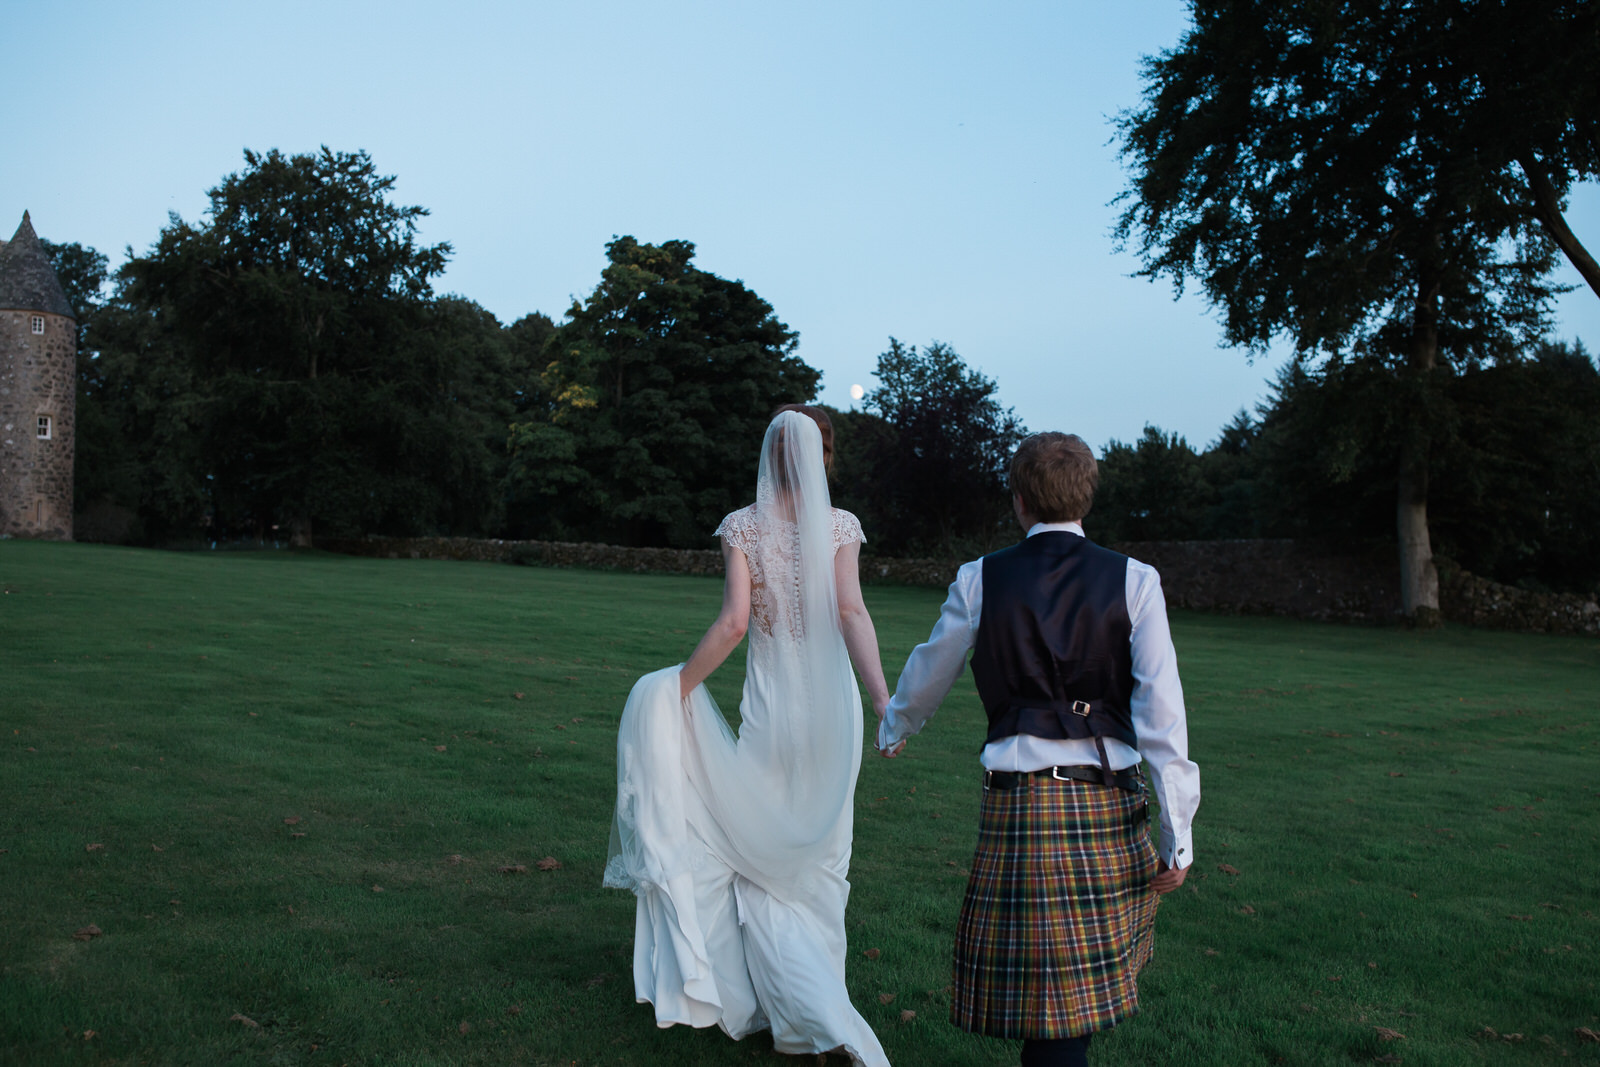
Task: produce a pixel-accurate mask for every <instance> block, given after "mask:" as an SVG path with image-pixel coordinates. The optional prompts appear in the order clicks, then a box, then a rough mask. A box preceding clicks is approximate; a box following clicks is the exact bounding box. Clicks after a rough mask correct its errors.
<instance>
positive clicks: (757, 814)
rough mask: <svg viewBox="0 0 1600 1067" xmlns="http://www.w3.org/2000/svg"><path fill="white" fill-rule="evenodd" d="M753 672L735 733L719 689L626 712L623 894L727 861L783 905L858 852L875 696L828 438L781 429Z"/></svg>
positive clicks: (768, 464)
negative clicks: (841, 568) (863, 686)
mask: <svg viewBox="0 0 1600 1067" xmlns="http://www.w3.org/2000/svg"><path fill="white" fill-rule="evenodd" d="M755 513H756V527H757V535H756V538H755V544H754V547H753V548H752V549H750V552H751V553H752V555H753V556H754V557H755V558H752V559H750V561H749V562H750V568H751V573H752V579H753V580H754V588H753V590H752V598H751V599H752V612H751V625H750V630H749V635H750V649H749V667H748V672H747V676H746V682H745V689H744V700H743V702H742V704H741V706H740V713H741V718H742V722H741V725H740V728H739V735H738V737H737V738H735V736H734V734H733V732H732V731H731V730H730V729H729V728H728V725H727V723H726V721H725V720H724V719H723V717H722V714H721V712H720V711H719V710H718V708H717V705H716V702H715V701H713V700H712V698H711V695H710V694H709V693H708V692H707V691H706V689H705V687H704V686H700V687H697V688H696V689H695V691H694V692H693V693H691V694H690V696H689V697H688V699H686V700H684V701H681V702H680V701H679V700H678V680H677V679H678V670H677V668H670V669H668V670H664V671H658V672H656V673H655V674H652V675H647V676H645V677H644V678H643V679H641V680H640V681H639V683H638V684H637V685H636V686H635V687H634V691H633V693H632V694H631V695H630V696H629V698H628V704H627V707H626V708H625V709H624V712H623V720H622V725H621V728H620V730H619V736H618V745H617V763H618V766H617V783H618V794H617V809H616V816H615V819H614V820H613V827H612V836H611V848H610V856H609V858H608V861H607V865H606V878H605V882H606V884H607V885H611V886H617V887H619V888H630V889H638V888H640V886H641V885H654V886H660V887H665V886H666V884H667V882H668V881H670V880H671V879H673V878H674V877H675V876H678V875H682V874H683V873H685V872H686V871H687V870H688V869H690V868H693V867H696V866H698V865H700V864H701V863H703V862H705V860H706V859H707V858H709V856H711V855H714V856H716V857H718V858H720V859H721V860H722V861H723V862H724V863H726V864H727V865H728V866H729V867H731V868H732V869H733V870H734V871H736V872H738V873H739V874H741V875H743V876H744V877H746V878H748V879H749V880H750V881H752V882H754V883H755V884H757V885H759V886H760V887H761V888H763V889H765V890H766V891H767V892H768V893H770V894H772V895H773V896H774V897H777V898H779V899H792V898H793V897H794V896H795V895H801V896H803V895H805V894H806V892H807V888H808V884H809V883H810V882H811V880H812V876H813V875H815V874H817V873H818V867H819V865H821V864H830V863H835V862H837V861H838V859H839V857H840V855H841V851H840V850H841V848H842V849H843V850H844V854H845V855H847V854H848V849H849V840H850V832H851V815H852V798H853V796H854V791H855V779H856V774H857V772H858V771H859V769H860V760H861V697H860V693H859V692H858V690H857V688H856V682H855V676H854V674H853V673H852V671H851V668H850V658H849V654H848V652H847V651H846V649H845V644H844V636H843V634H842V633H841V632H840V629H839V610H838V598H837V593H836V592H835V588H834V543H833V512H832V506H831V501H830V499H829V495H828V480H827V472H826V469H825V467H824V464H823V454H822V435H821V432H820V431H819V430H818V428H817V425H816V423H814V422H812V421H811V419H810V418H808V417H807V416H805V415H804V414H801V413H800V412H793V411H789V412H783V413H781V414H779V415H778V416H777V417H776V418H775V419H773V421H772V423H771V425H770V426H769V427H768V428H767V434H766V439H765V441H764V442H763V444H762V448H761V467H760V472H759V475H758V479H757V483H756V507H755Z"/></svg>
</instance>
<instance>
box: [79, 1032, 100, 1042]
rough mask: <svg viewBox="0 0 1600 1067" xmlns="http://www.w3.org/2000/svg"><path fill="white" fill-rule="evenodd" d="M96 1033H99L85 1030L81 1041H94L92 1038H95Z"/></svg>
mask: <svg viewBox="0 0 1600 1067" xmlns="http://www.w3.org/2000/svg"><path fill="white" fill-rule="evenodd" d="M97 1033H99V1031H98V1030H85V1031H84V1032H83V1039H84V1040H85V1041H93V1040H94V1037H95V1035H96V1034H97Z"/></svg>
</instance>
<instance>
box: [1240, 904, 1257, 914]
mask: <svg viewBox="0 0 1600 1067" xmlns="http://www.w3.org/2000/svg"><path fill="white" fill-rule="evenodd" d="M1255 913H1256V909H1254V908H1252V907H1251V906H1250V905H1248V904H1246V905H1245V906H1244V907H1242V908H1240V909H1239V914H1240V915H1254V914H1255Z"/></svg>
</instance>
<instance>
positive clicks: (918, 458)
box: [837, 337, 1027, 556]
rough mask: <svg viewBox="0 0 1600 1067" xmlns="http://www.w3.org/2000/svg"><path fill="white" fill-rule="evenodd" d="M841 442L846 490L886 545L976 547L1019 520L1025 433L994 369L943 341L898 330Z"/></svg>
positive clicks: (968, 550)
mask: <svg viewBox="0 0 1600 1067" xmlns="http://www.w3.org/2000/svg"><path fill="white" fill-rule="evenodd" d="M875 375H876V377H877V379H878V385H877V387H876V388H874V389H873V390H872V391H871V392H870V393H868V394H867V396H866V401H865V404H864V405H863V406H864V407H865V408H866V411H865V412H864V413H862V414H861V415H858V416H855V417H853V418H852V419H850V420H849V425H848V428H847V435H846V439H845V440H842V441H841V464H842V465H843V466H842V467H841V470H840V477H839V478H838V479H837V480H838V482H839V496H840V499H841V501H844V502H847V506H848V505H853V506H854V507H855V508H857V509H858V510H859V511H860V512H861V513H862V515H861V517H862V520H863V522H865V523H866V525H867V535H868V541H869V543H871V544H873V545H874V547H875V548H877V549H878V550H879V551H883V552H889V553H895V552H918V553H935V554H939V555H953V556H960V555H969V554H972V553H974V552H983V551H988V550H989V549H991V548H993V547H994V546H995V545H996V544H997V543H999V542H1000V541H1002V540H1004V539H1006V537H1007V536H1008V531H1010V530H1011V529H1012V527H1013V525H1014V520H1013V519H1012V517H1011V497H1010V494H1009V492H1008V490H1007V487H1006V471H1007V467H1008V464H1009V463H1010V461H1011V453H1012V452H1013V451H1015V450H1016V446H1017V443H1018V442H1019V441H1021V440H1022V438H1023V436H1024V435H1025V434H1026V432H1027V431H1026V430H1024V429H1023V427H1022V424H1021V422H1019V421H1018V419H1017V417H1016V415H1015V414H1014V413H1013V412H1012V411H1011V409H1009V408H1002V407H1001V406H1000V402H999V401H998V400H997V399H996V397H995V393H996V390H997V386H996V385H995V382H994V380H993V379H992V378H988V377H986V376H985V375H984V374H982V373H981V372H980V371H977V370H975V369H973V368H971V367H969V366H967V364H966V362H965V361H964V360H963V359H962V358H961V356H960V355H959V354H958V353H957V352H956V350H955V349H953V348H951V347H950V346H949V345H947V344H944V343H943V342H940V341H935V342H933V343H932V344H930V345H928V346H927V347H926V348H923V349H920V350H919V349H918V348H917V346H915V345H907V344H904V343H903V342H901V341H898V340H896V339H895V338H893V337H891V338H889V347H888V349H887V350H886V351H884V352H883V353H882V354H880V355H879V356H878V366H877V370H876V371H875Z"/></svg>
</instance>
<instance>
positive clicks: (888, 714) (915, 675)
mask: <svg viewBox="0 0 1600 1067" xmlns="http://www.w3.org/2000/svg"><path fill="white" fill-rule="evenodd" d="M982 603H983V561H982V560H974V561H973V562H971V563H968V564H965V565H964V566H963V567H962V568H961V569H960V570H959V571H957V572H956V580H955V581H953V582H951V583H950V594H949V596H947V597H946V598H945V602H944V607H942V608H940V609H939V621H938V622H937V623H935V624H934V627H933V633H932V634H930V635H929V636H928V639H927V640H926V641H924V642H923V643H922V644H920V645H918V646H917V647H916V648H915V649H914V650H913V651H912V653H911V658H910V659H908V660H906V666H905V670H903V671H901V672H900V680H899V682H898V683H897V684H896V685H895V690H894V697H893V698H892V699H890V701H889V707H888V710H887V711H885V712H884V715H883V719H882V720H880V721H879V723H878V747H879V748H880V749H887V748H893V747H894V746H895V745H898V744H899V743H900V742H902V741H904V740H905V739H906V738H908V737H910V736H911V735H912V734H915V733H919V732H921V730H922V727H923V726H924V725H926V724H927V722H928V720H929V719H931V718H932V717H933V713H934V712H935V711H937V710H939V705H940V703H942V702H943V701H944V698H945V695H946V694H948V693H949V692H950V687H951V686H952V685H954V684H955V682H956V679H957V678H958V677H960V676H961V669H962V668H963V667H965V666H966V664H967V653H968V652H969V651H970V650H971V649H972V646H973V643H974V641H975V640H976V637H977V633H978V618H979V616H980V615H981V613H982Z"/></svg>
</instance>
